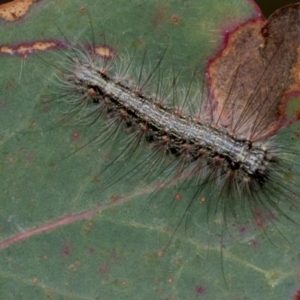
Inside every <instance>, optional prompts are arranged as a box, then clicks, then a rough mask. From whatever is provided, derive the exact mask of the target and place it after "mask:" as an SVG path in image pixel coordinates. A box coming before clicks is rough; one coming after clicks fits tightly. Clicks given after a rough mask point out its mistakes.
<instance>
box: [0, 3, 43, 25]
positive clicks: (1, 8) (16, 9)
mask: <svg viewBox="0 0 300 300" xmlns="http://www.w3.org/2000/svg"><path fill="white" fill-rule="evenodd" d="M38 1H39V0H14V1H11V2H8V3H4V4H1V5H0V17H1V18H2V19H4V20H5V21H16V20H18V19H20V18H21V17H23V16H24V15H25V14H26V13H27V12H28V10H29V9H30V6H31V5H32V4H33V3H34V2H38Z"/></svg>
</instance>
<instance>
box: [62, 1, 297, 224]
mask: <svg viewBox="0 0 300 300" xmlns="http://www.w3.org/2000/svg"><path fill="white" fill-rule="evenodd" d="M289 14H290V15H289ZM286 15H288V17H286V16H285V15H284V16H283V17H282V16H281V13H279V12H278V13H277V14H274V15H273V16H272V18H271V19H270V20H269V21H268V22H267V23H266V24H265V25H263V26H262V25H259V26H261V28H260V31H259V32H260V34H261V36H260V38H259V39H258V40H257V41H255V37H252V34H253V32H255V33H256V31H257V24H253V25H252V24H251V23H250V24H248V27H247V28H246V29H245V32H243V33H242V34H243V35H244V36H246V37H247V36H250V38H248V41H246V42H245V41H243V43H245V44H246V45H247V46H249V45H250V44H252V48H253V53H252V55H253V58H251V60H252V61H254V62H255V59H256V60H257V63H261V64H262V65H264V68H265V69H264V70H263V71H262V73H261V74H259V76H257V77H256V78H253V79H252V81H250V82H244V81H243V80H245V79H243V76H244V78H246V79H247V77H246V76H247V75H252V73H253V68H252V66H251V65H249V62H250V61H251V60H249V59H248V58H247V57H246V58H245V57H242V61H241V62H239V63H238V64H237V66H236V67H234V68H233V69H234V71H233V72H232V74H231V77H230V81H229V82H230V83H229V84H228V83H226V82H225V81H224V78H222V75H219V74H216V72H217V71H218V70H220V73H221V72H222V71H221V70H222V68H223V69H225V68H227V66H226V59H228V57H227V56H226V55H225V54H224V61H222V63H223V66H221V67H220V66H219V67H218V64H220V62H219V61H217V62H213V63H211V64H210V66H209V72H211V73H212V74H213V73H214V72H215V73H214V74H213V75H214V77H211V79H210V81H211V84H213V85H214V86H213V87H212V88H211V87H209V88H208V94H207V95H205V91H204V92H203V91H200V92H199V90H198V91H197V92H193V87H192V85H191V86H190V87H189V88H188V89H187V90H186V91H183V92H181V93H179V89H178V87H176V80H175V81H174V80H173V81H171V83H170V82H169V83H167V84H166V83H162V81H161V78H160V76H158V78H160V82H158V83H157V84H153V82H151V81H152V79H153V77H154V75H155V73H160V71H161V69H160V63H161V59H162V58H160V59H159V61H158V63H157V66H156V67H155V68H154V70H152V71H151V72H148V74H146V75H145V74H144V72H145V70H144V69H143V63H142V67H141V68H140V70H138V71H136V72H135V73H136V74H137V78H138V79H136V80H135V79H132V78H133V76H132V75H131V74H132V73H134V70H132V68H131V65H130V63H127V64H125V65H124V64H123V62H122V59H120V58H118V57H115V53H114V52H113V51H112V50H111V48H109V47H107V46H106V45H105V46H102V47H99V49H97V48H93V47H92V48H91V51H92V53H91V54H90V53H88V52H86V53H83V52H82V51H81V50H79V51H78V50H74V51H73V56H70V57H68V61H66V62H64V67H63V69H64V70H63V71H62V72H61V77H60V79H59V81H60V87H61V90H60V91H59V92H58V93H59V95H60V96H59V97H58V101H59V102H60V101H64V102H65V103H67V105H68V106H70V108H69V110H68V111H67V112H66V115H67V117H68V118H74V117H75V120H76V122H78V123H86V124H87V125H92V126H93V128H95V127H96V126H97V122H98V120H99V119H101V118H102V119H105V120H106V121H105V122H106V125H104V126H105V127H104V129H101V130H102V131H103V132H102V131H101V130H100V133H97V134H96V138H95V139H97V140H98V141H99V145H100V147H101V144H102V145H103V144H105V143H107V142H110V141H111V140H114V139H115V138H116V136H118V135H119V134H120V133H122V132H127V134H128V142H126V144H125V146H123V147H122V148H121V151H120V152H121V155H118V156H117V157H116V158H115V159H114V160H113V161H112V163H111V164H114V163H116V162H117V161H118V160H125V161H126V160H127V157H126V155H129V154H130V156H134V155H135V152H137V153H138V151H139V150H140V147H142V144H143V143H146V144H147V143H148V145H150V148H152V153H151V154H149V155H148V157H147V158H146V159H141V160H140V161H139V162H138V163H137V166H134V167H133V168H132V169H129V170H128V169H127V170H126V171H125V175H124V174H123V175H121V176H120V178H119V179H118V172H116V173H115V174H114V176H115V178H117V179H113V182H117V181H119V180H120V179H121V178H123V177H126V176H133V174H135V173H136V174H139V176H141V174H143V175H142V177H144V176H146V174H147V176H149V175H148V174H151V175H150V176H149V177H152V179H151V180H150V182H151V181H152V180H153V178H155V176H156V165H155V164H158V165H159V164H161V160H162V158H163V157H168V159H169V160H168V163H167V164H168V166H167V169H166V170H165V171H163V178H164V179H163V181H162V183H159V184H158V186H157V189H160V186H162V187H164V186H167V185H168V184H169V183H171V182H174V181H182V180H183V178H184V179H185V180H190V183H188V185H192V186H193V188H194V189H195V192H194V194H193V197H192V199H191V200H190V201H188V204H187V210H186V212H187V211H188V210H189V209H190V206H192V205H193V202H195V201H196V199H197V200H199V199H204V200H205V198H206V197H207V196H209V194H210V192H209V190H212V189H217V190H218V192H217V194H215V195H214V196H213V197H208V198H209V199H208V200H207V201H208V210H209V211H212V213H213V214H215V213H216V212H217V211H218V210H219V209H220V210H221V211H222V214H223V221H224V222H226V215H227V214H228V213H230V214H231V215H232V216H234V217H239V215H240V213H241V212H243V213H244V212H245V211H247V210H249V211H250V213H251V214H252V215H253V216H254V218H256V217H257V216H256V214H255V212H257V211H260V214H263V215H264V214H265V215H272V214H273V213H274V211H275V212H277V213H281V214H282V213H283V211H282V210H281V208H280V206H278V199H279V198H285V200H286V201H287V202H290V203H291V204H296V203H295V202H294V198H293V197H294V196H295V193H296V189H295V188H294V189H293V188H290V187H289V188H287V187H286V183H285V181H286V178H287V176H288V174H289V166H290V162H291V161H290V159H291V158H288V157H286V156H284V155H283V153H282V151H283V147H282V146H280V145H278V144H276V142H274V136H275V133H276V132H277V131H278V130H279V129H280V128H281V127H284V126H286V125H283V121H282V120H281V119H283V113H282V112H281V113H280V112H279V107H281V106H282V107H284V105H285V104H284V102H283V100H282V99H283V96H284V94H285V93H286V92H287V91H288V90H289V88H290V86H291V85H293V84H294V82H295V81H296V79H294V76H295V75H294V74H289V73H288V72H290V69H291V67H292V66H293V65H294V64H295V61H296V57H297V54H296V53H295V50H291V51H290V52H287V51H286V49H287V47H290V46H291V45H290V44H289V43H290V41H293V42H294V44H293V45H297V43H298V40H299V37H298V34H297V32H296V31H295V33H294V34H292V33H291V34H290V35H289V36H285V34H284V33H280V32H279V33H278V32H276V31H275V30H276V26H278V25H277V23H278V22H280V21H281V22H283V23H284V26H285V27H288V26H292V25H294V24H295V21H294V20H295V19H297V18H298V6H297V5H295V6H290V7H289V8H288V13H286ZM291 20H292V21H291ZM291 24H292V25H291ZM237 35H238V34H237ZM235 39H236V40H237V41H235ZM239 39H241V38H239V37H233V38H232V40H233V41H232V43H233V45H231V47H232V48H234V47H238V45H239ZM294 48H296V47H294ZM292 49H293V48H292ZM238 50H239V49H238ZM97 51H98V52H99V53H100V56H101V55H102V57H100V58H99V57H97ZM254 51H256V53H255V52H254ZM255 55H256V56H257V57H255ZM144 59H145V58H144ZM243 59H244V61H243ZM279 59H280V60H281V63H283V64H284V68H286V69H287V71H284V72H286V73H285V74H284V77H283V80H282V78H281V76H282V74H281V73H280V72H277V71H274V69H273V67H272V66H273V65H274V64H275V63H277V61H278V60H279ZM254 64H255V63H254ZM119 65H121V66H122V68H123V70H122V69H120V68H119V67H118V66H119ZM215 65H217V68H219V69H216V70H215V68H216V67H215ZM115 68H119V69H118V70H117V71H114V70H113V71H112V70H111V69H115ZM231 68H232V66H231ZM254 72H257V69H254ZM247 73H249V74H247ZM212 74H210V76H213V75H212ZM214 81H216V82H217V81H220V83H221V82H224V83H225V84H224V86H222V87H218V86H215V85H216V83H214ZM217 84H218V83H217ZM246 84H249V86H250V87H247V86H246ZM267 84H269V85H270V88H269V89H268V90H267V92H266V87H265V86H266V85H267ZM153 85H154V87H153ZM150 87H152V90H153V91H154V93H152V92H149V90H150V91H151V89H150ZM249 89H250V90H249ZM166 91H167V92H166ZM193 93H194V95H193ZM224 94H225V97H224ZM61 95H63V97H62V96H61ZM203 95H204V98H205V99H201V97H203ZM216 95H218V97H219V98H216ZM169 99H171V101H170V100H169ZM168 101H169V103H171V105H170V104H168ZM280 118H281V119H280ZM284 124H285V123H284ZM101 126H103V125H101ZM148 148H149V147H148ZM122 152H124V153H122ZM125 154H126V155H125ZM170 157H171V158H170ZM111 164H110V165H111ZM160 172H161V171H160ZM237 208H239V209H240V211H239V212H238V211H237ZM243 217H245V215H243ZM256 221H257V222H259V221H258V220H256Z"/></svg>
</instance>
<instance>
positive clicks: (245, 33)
mask: <svg viewBox="0 0 300 300" xmlns="http://www.w3.org/2000/svg"><path fill="white" fill-rule="evenodd" d="M299 46H300V4H294V5H289V6H286V7H283V8H281V9H279V10H277V11H276V12H275V13H274V14H273V15H272V16H271V17H270V18H269V19H268V20H267V21H262V20H257V19H256V20H251V21H248V22H247V23H245V24H243V25H241V26H239V27H238V28H237V29H236V30H235V31H234V32H231V33H230V34H229V35H228V36H227V42H226V45H225V47H224V49H223V50H222V51H221V52H220V53H219V54H218V55H217V56H216V57H215V58H214V59H213V60H211V62H210V64H209V66H208V74H209V85H210V99H211V103H210V107H208V108H207V115H211V116H212V120H213V121H214V122H215V123H216V125H222V126H224V127H227V128H228V129H229V130H230V131H231V132H232V133H233V134H235V135H240V136H244V137H246V138H247V139H250V140H253V141H255V140H261V139H264V138H266V137H268V136H270V135H272V134H274V133H276V132H277V131H278V130H279V129H280V128H281V127H283V126H284V124H286V123H285V116H286V102H287V99H288V95H289V94H291V93H295V92H297V91H299V90H300V88H299V87H300V85H299V83H300V76H299V70H300V56H299V53H300V50H299V49H300V48H299Z"/></svg>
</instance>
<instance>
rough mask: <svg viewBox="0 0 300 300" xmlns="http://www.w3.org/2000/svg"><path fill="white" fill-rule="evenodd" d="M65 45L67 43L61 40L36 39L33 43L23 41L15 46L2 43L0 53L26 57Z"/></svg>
mask: <svg viewBox="0 0 300 300" xmlns="http://www.w3.org/2000/svg"><path fill="white" fill-rule="evenodd" d="M65 47H66V45H65V44H63V43H62V42H59V41H35V42H31V43H22V44H19V45H15V46H9V45H0V54H9V55H18V56H20V57H21V58H23V59H25V58H27V56H28V55H29V54H32V53H36V52H44V51H48V50H52V49H58V48H65Z"/></svg>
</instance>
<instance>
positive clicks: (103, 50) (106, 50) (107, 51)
mask: <svg viewBox="0 0 300 300" xmlns="http://www.w3.org/2000/svg"><path fill="white" fill-rule="evenodd" d="M92 52H93V54H95V55H97V56H100V57H102V58H106V59H111V58H113V57H114V56H115V52H114V51H113V49H112V48H110V47H108V46H95V47H93V49H92Z"/></svg>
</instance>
